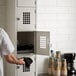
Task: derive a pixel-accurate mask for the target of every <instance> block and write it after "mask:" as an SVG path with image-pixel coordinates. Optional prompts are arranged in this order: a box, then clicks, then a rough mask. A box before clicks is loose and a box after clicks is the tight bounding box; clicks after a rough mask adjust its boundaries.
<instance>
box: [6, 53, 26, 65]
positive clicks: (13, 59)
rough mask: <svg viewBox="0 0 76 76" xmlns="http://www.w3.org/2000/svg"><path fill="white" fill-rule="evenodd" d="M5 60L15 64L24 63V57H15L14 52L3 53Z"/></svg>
mask: <svg viewBox="0 0 76 76" xmlns="http://www.w3.org/2000/svg"><path fill="white" fill-rule="evenodd" d="M4 57H5V59H6V61H7V62H9V63H12V64H17V65H23V64H25V62H24V58H17V57H16V56H15V55H14V54H9V55H4Z"/></svg>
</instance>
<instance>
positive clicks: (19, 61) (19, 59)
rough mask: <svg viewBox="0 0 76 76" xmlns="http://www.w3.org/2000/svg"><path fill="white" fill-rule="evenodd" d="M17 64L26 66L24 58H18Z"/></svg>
mask: <svg viewBox="0 0 76 76" xmlns="http://www.w3.org/2000/svg"><path fill="white" fill-rule="evenodd" d="M17 64H19V65H22V64H25V62H24V58H18V62H17Z"/></svg>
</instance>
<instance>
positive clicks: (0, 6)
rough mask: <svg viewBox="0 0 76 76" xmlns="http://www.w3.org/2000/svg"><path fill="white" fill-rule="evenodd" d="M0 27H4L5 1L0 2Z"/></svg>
mask: <svg viewBox="0 0 76 76" xmlns="http://www.w3.org/2000/svg"><path fill="white" fill-rule="evenodd" d="M0 27H2V28H4V27H5V0H0Z"/></svg>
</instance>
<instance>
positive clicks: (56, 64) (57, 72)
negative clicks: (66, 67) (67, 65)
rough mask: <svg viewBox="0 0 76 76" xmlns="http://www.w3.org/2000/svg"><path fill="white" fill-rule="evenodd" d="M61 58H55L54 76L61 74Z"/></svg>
mask: <svg viewBox="0 0 76 76" xmlns="http://www.w3.org/2000/svg"><path fill="white" fill-rule="evenodd" d="M60 70H61V67H60V60H59V59H55V60H54V76H60Z"/></svg>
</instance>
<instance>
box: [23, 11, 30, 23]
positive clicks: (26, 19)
mask: <svg viewBox="0 0 76 76" xmlns="http://www.w3.org/2000/svg"><path fill="white" fill-rule="evenodd" d="M23 24H30V12H23Z"/></svg>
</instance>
